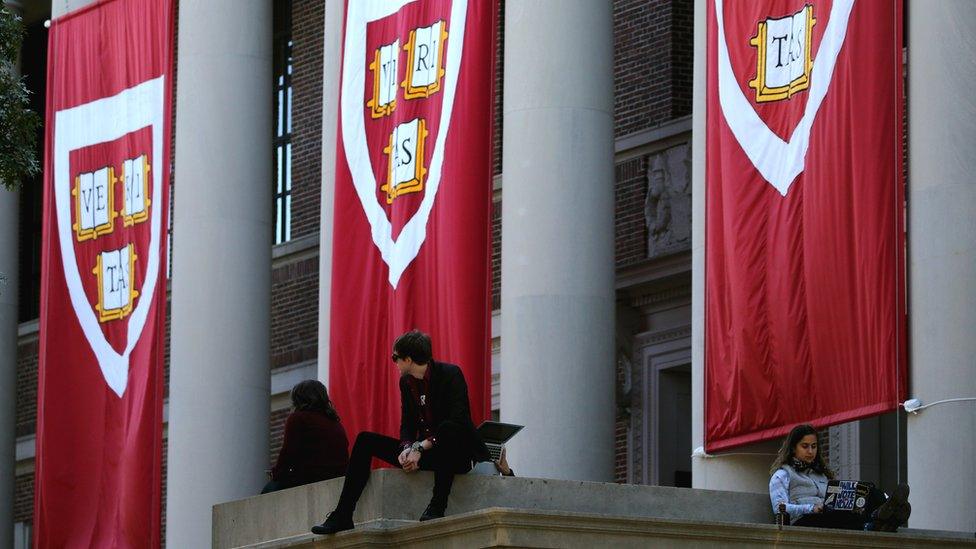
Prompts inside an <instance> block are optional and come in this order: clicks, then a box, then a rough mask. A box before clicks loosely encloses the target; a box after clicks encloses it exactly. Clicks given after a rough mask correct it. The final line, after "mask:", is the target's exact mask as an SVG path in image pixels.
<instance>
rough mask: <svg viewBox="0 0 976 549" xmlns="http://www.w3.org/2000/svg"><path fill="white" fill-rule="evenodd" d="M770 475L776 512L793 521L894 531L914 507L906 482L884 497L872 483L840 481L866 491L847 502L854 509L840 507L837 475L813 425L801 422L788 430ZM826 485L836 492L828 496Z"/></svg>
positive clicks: (816, 524)
mask: <svg viewBox="0 0 976 549" xmlns="http://www.w3.org/2000/svg"><path fill="white" fill-rule="evenodd" d="M770 474H771V478H770V479H769V499H770V502H771V503H772V506H773V514H782V513H786V514H788V515H789V517H790V524H791V525H793V526H816V527H819V528H841V529H846V530H878V531H882V532H894V531H895V530H897V529H898V527H899V526H902V525H904V524H905V523H906V521H907V520H908V516H909V515H910V514H911V511H912V506H911V504H910V503H908V492H909V489H908V485H907V484H904V483H903V484H899V485H898V487H897V488H896V489H895V491H894V493H893V494H892V495H891V497H886V496H885V494H884V493H883V492H881V490H878V489H877V488H875V487H874V486H873V485H871V484H869V483H861V482H855V481H842V482H844V483H846V484H848V485H849V487H850V491H854V490H855V489H858V488H860V489H862V491H861V492H858V493H856V494H852V495H853V496H854V499H855V500H856V502H852V504H851V505H849V506H847V507H849V508H850V510H839V509H841V508H843V507H845V506H841V505H834V503H835V501H836V500H837V499H838V498H837V493H838V492H840V491H842V490H841V488H842V487H841V486H839V483H838V482H837V481H834V480H833V479H834V473H833V471H831V470H830V469H829V468H828V467H827V464H826V462H825V461H824V458H823V455H822V454H821V453H820V434H819V433H817V430H816V429H814V428H813V427H812V426H810V425H797V426H796V427H794V428H793V430H792V431H790V434H789V435H787V437H786V439H785V440H783V445H782V446H781V447H780V450H779V453H778V454H777V456H776V460H775V461H774V462H773V465H772V467H771V468H770ZM828 484H830V485H831V490H832V494H831V495H832V496H834V497H831V498H829V497H828ZM856 485H860V486H856ZM862 498H863V499H862Z"/></svg>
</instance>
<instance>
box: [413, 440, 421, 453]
mask: <svg viewBox="0 0 976 549" xmlns="http://www.w3.org/2000/svg"><path fill="white" fill-rule="evenodd" d="M410 449H411V450H416V451H418V452H423V451H424V443H423V441H420V440H418V441H417V442H414V443H413V444H411V445H410Z"/></svg>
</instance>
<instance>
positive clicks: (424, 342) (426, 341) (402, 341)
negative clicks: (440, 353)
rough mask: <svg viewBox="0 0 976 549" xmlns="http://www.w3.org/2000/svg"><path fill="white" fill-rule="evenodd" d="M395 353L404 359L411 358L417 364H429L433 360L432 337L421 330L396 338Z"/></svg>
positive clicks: (411, 331) (394, 343)
mask: <svg viewBox="0 0 976 549" xmlns="http://www.w3.org/2000/svg"><path fill="white" fill-rule="evenodd" d="M393 352H394V353H396V354H398V355H400V356H401V357H403V358H407V357H410V358H411V359H413V361H414V362H415V363H417V364H428V363H429V362H430V359H431V351H430V336H429V335H427V334H425V333H423V332H421V331H420V330H410V331H409V332H407V333H405V334H403V335H401V336H400V337H398V338H396V341H394V342H393Z"/></svg>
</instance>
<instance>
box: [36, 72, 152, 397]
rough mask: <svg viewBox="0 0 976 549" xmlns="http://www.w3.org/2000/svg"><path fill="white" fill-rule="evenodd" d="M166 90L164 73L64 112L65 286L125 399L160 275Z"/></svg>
mask: <svg viewBox="0 0 976 549" xmlns="http://www.w3.org/2000/svg"><path fill="white" fill-rule="evenodd" d="M165 89H166V87H165V83H164V80H163V77H162V76H160V77H159V78H155V79H153V80H147V81H146V82H143V83H142V84H139V85H137V86H134V87H132V88H129V89H127V90H124V91H122V92H120V93H118V94H116V95H113V96H111V97H105V98H102V99H98V100H96V101H92V102H90V103H85V104H83V105H79V106H77V107H72V108H69V109H65V110H62V111H58V112H57V113H56V114H55V117H54V148H53V155H54V156H53V168H54V201H55V212H56V215H57V231H58V245H59V246H60V250H61V258H62V263H63V267H64V278H65V284H66V286H67V289H68V295H69V298H70V300H71V307H72V309H73V310H74V312H75V315H76V316H77V317H78V323H79V324H80V326H81V330H82V333H84V335H85V339H86V340H87V341H88V344H89V345H90V346H91V349H92V352H93V353H94V355H95V358H96V360H98V366H99V368H100V369H101V372H102V376H103V377H104V378H105V382H106V383H107V384H108V386H109V387H110V388H111V389H112V391H114V392H115V393H116V394H117V395H118V396H119V397H121V396H122V395H123V394H124V393H125V388H126V385H127V383H128V375H129V355H130V354H131V352H132V349H133V348H134V347H135V345H136V343H137V342H138V341H139V339H140V336H141V335H142V331H143V328H144V327H145V325H146V320H147V317H148V315H149V309H150V308H151V305H152V298H153V295H154V294H155V291H156V284H157V283H158V275H159V271H160V269H159V266H160V253H159V250H160V242H161V240H160V239H161V238H162V235H163V232H162V227H161V224H162V219H161V218H162V214H161V211H160V208H159V207H158V205H159V203H158V202H157V197H160V198H161V197H162V196H163V194H162V175H163V174H162V171H163V169H162V155H163V152H162V151H163V141H164V140H163V120H164V115H163V112H164V91H165Z"/></svg>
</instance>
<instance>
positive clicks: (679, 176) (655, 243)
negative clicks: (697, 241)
mask: <svg viewBox="0 0 976 549" xmlns="http://www.w3.org/2000/svg"><path fill="white" fill-rule="evenodd" d="M689 153H690V147H689V146H688V144H687V143H683V144H681V145H678V146H675V147H671V148H669V149H666V150H664V151H661V152H659V153H657V154H654V155H652V156H651V157H650V159H649V165H650V167H649V168H648V170H647V199H646V200H645V201H644V219H645V222H646V224H647V240H648V242H647V256H648V257H652V258H653V257H658V256H661V255H665V254H668V253H672V252H677V251H683V250H687V249H689V248H690V247H691V192H690V189H691V158H690V155H689Z"/></svg>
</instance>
